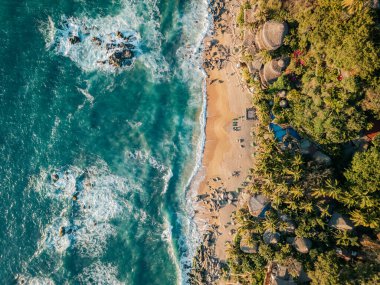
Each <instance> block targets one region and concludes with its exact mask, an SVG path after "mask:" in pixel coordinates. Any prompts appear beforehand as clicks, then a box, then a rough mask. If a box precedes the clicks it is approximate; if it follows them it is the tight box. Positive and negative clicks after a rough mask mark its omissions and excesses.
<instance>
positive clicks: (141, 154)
mask: <svg viewBox="0 0 380 285" xmlns="http://www.w3.org/2000/svg"><path fill="white" fill-rule="evenodd" d="M125 156H126V158H127V159H133V160H137V161H140V162H143V163H149V165H150V166H151V167H153V168H154V169H157V170H158V171H160V172H162V173H166V175H169V176H170V177H171V174H167V173H168V172H170V169H168V168H167V167H166V166H165V165H163V164H162V163H160V162H159V161H157V160H156V158H154V157H153V156H152V155H151V154H150V153H149V152H147V151H141V150H137V151H134V152H131V151H127V152H126V153H125ZM170 177H169V178H170Z"/></svg>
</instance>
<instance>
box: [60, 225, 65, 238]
mask: <svg viewBox="0 0 380 285" xmlns="http://www.w3.org/2000/svg"><path fill="white" fill-rule="evenodd" d="M65 233H66V230H65V227H60V228H59V236H60V237H63V236H64V235H65Z"/></svg>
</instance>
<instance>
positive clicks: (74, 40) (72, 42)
mask: <svg viewBox="0 0 380 285" xmlns="http://www.w3.org/2000/svg"><path fill="white" fill-rule="evenodd" d="M69 41H70V43H71V44H72V45H75V44H77V43H80V37H78V36H73V37H71V38H69Z"/></svg>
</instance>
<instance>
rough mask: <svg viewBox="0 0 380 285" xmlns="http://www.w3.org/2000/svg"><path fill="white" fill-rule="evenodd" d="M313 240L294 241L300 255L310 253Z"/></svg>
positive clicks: (299, 239) (298, 239) (298, 238)
mask: <svg viewBox="0 0 380 285" xmlns="http://www.w3.org/2000/svg"><path fill="white" fill-rule="evenodd" d="M311 244H312V243H311V240H309V239H307V238H301V237H296V238H295V239H294V240H293V246H294V248H295V249H296V250H297V251H298V252H300V253H308V252H309V251H310V249H311Z"/></svg>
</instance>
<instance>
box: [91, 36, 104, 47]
mask: <svg viewBox="0 0 380 285" xmlns="http://www.w3.org/2000/svg"><path fill="white" fill-rule="evenodd" d="M91 42H93V43H94V44H96V45H98V46H100V45H102V40H101V39H100V38H98V37H93V38H92V39H91Z"/></svg>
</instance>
